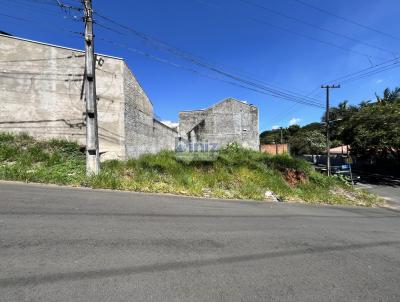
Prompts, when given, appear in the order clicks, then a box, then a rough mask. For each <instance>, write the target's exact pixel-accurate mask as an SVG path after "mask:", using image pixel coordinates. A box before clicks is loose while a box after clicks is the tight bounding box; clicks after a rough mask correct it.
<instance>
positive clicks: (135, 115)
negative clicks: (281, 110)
mask: <svg viewBox="0 0 400 302" xmlns="http://www.w3.org/2000/svg"><path fill="white" fill-rule="evenodd" d="M124 94H125V138H126V142H125V147H126V156H127V157H128V158H137V157H139V156H140V155H142V154H146V153H157V152H159V151H161V150H174V149H175V138H176V137H177V136H178V133H177V131H176V130H174V129H171V128H169V127H168V126H166V125H164V124H162V123H161V122H159V121H157V120H156V119H154V112H153V105H152V103H151V101H150V100H149V98H148V97H147V95H146V93H145V92H144V91H143V89H142V87H140V85H139V83H138V82H137V81H136V79H135V77H134V75H133V74H132V72H131V71H130V70H129V68H128V67H127V66H125V68H124Z"/></svg>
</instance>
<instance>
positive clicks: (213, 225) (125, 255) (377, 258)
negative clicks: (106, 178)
mask: <svg viewBox="0 0 400 302" xmlns="http://www.w3.org/2000/svg"><path fill="white" fill-rule="evenodd" d="M0 271H1V275H0V300H1V301H8V302H9V301H229V302H233V301H400V288H399V283H400V212H398V211H396V210H391V209H368V208H355V207H332V206H315V205H303V204H285V203H261V202H246V201H219V200H201V199H195V198H187V197H176V196H167V195H154V194H141V193H129V192H112V191H101V190H90V189H79V188H77V189H74V188H62V187H56V186H41V185H31V184H18V183H6V182H2V183H0Z"/></svg>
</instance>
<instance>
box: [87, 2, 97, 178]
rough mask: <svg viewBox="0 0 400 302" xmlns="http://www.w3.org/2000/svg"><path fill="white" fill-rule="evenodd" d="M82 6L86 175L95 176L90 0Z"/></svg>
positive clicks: (95, 138) (92, 37) (94, 115)
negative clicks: (83, 20) (83, 12)
mask: <svg viewBox="0 0 400 302" xmlns="http://www.w3.org/2000/svg"><path fill="white" fill-rule="evenodd" d="M83 4H84V7H85V82H84V85H85V86H84V87H85V101H86V174H87V175H97V174H98V173H99V172H100V156H99V136H98V126H97V96H96V74H95V71H96V65H95V64H96V60H95V54H94V35H93V10H92V0H83Z"/></svg>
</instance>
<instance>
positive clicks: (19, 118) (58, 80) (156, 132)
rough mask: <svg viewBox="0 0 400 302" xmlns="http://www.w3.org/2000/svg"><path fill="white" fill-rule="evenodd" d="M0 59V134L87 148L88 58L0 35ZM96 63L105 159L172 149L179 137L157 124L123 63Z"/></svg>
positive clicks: (114, 60) (105, 59)
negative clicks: (61, 140) (85, 77)
mask: <svg viewBox="0 0 400 302" xmlns="http://www.w3.org/2000/svg"><path fill="white" fill-rule="evenodd" d="M0 54H1V62H0V90H1V96H0V101H1V106H0V131H3V132H12V133H20V132H26V133H29V134H30V135H32V136H34V137H37V138H40V139H50V138H64V139H68V140H73V141H77V142H78V143H79V144H81V145H85V131H86V130H85V124H84V121H85V117H84V112H85V102H84V94H82V93H83V91H82V83H83V73H84V56H83V54H84V53H83V52H82V51H79V50H74V49H69V48H64V47H59V46H53V45H49V44H44V43H39V42H34V41H28V40H24V39H20V38H15V37H9V36H5V35H0ZM97 58H98V59H101V61H102V64H97V66H96V80H97V94H98V122H99V145H100V153H101V154H102V159H110V158H121V159H123V158H127V157H137V156H139V155H140V154H143V153H154V152H157V151H159V150H161V149H164V148H165V149H169V150H172V149H173V148H174V144H175V136H177V133H176V132H175V131H174V130H172V129H170V128H168V127H163V126H160V125H159V123H158V122H154V118H153V106H152V104H151V102H150V100H149V99H148V97H147V96H146V94H145V92H144V91H143V89H142V88H141V87H140V85H139V83H138V82H137V81H136V79H135V77H134V76H133V74H132V73H131V72H130V70H129V68H128V67H127V66H126V64H125V63H124V61H123V60H122V59H119V58H114V57H109V56H104V55H97ZM100 65H101V66H100ZM81 95H83V97H81Z"/></svg>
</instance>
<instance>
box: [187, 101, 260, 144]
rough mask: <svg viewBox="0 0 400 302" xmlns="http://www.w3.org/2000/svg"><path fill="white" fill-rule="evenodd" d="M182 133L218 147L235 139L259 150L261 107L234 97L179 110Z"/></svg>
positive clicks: (189, 138)
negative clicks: (201, 108)
mask: <svg viewBox="0 0 400 302" xmlns="http://www.w3.org/2000/svg"><path fill="white" fill-rule="evenodd" d="M179 130H180V135H181V136H182V137H184V138H186V139H188V140H190V141H192V142H196V141H208V142H209V143H216V144H218V147H219V148H221V147H224V146H226V145H227V144H230V143H233V142H236V143H239V144H241V145H242V146H243V147H246V148H250V149H253V150H259V131H258V109H257V107H255V106H252V105H248V104H246V103H243V102H241V101H238V100H235V99H231V98H230V99H226V100H223V101H222V102H220V103H218V104H216V105H214V106H212V107H210V108H208V109H205V110H195V111H185V112H181V113H180V114H179Z"/></svg>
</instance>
